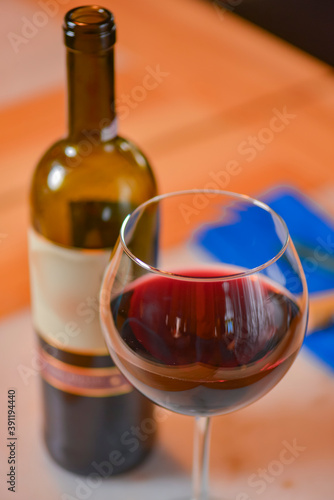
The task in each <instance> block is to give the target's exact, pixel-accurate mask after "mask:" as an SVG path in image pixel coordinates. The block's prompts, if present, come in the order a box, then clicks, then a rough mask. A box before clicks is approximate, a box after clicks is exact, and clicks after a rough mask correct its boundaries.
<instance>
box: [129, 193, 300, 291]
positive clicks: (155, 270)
mask: <svg viewBox="0 0 334 500" xmlns="http://www.w3.org/2000/svg"><path fill="white" fill-rule="evenodd" d="M191 194H217V195H224V196H226V197H230V198H235V199H239V200H243V201H246V202H248V203H249V204H250V205H253V206H257V207H259V208H262V209H263V210H265V211H266V212H268V213H270V214H271V215H272V216H273V218H276V219H277V220H278V221H279V222H280V223H281V225H282V227H283V229H284V232H285V236H286V238H285V242H284V244H283V245H282V247H281V249H280V251H279V252H277V253H276V255H275V256H274V257H272V258H271V259H269V260H268V261H266V262H264V263H263V264H261V265H260V266H256V267H254V268H251V269H247V270H245V271H241V272H236V273H233V274H224V275H222V276H187V275H182V274H178V273H173V272H170V271H164V270H162V269H159V268H157V267H154V266H151V265H149V264H147V262H144V261H143V260H141V259H139V258H138V257H136V255H134V254H133V253H132V252H131V250H130V249H129V247H128V245H127V244H126V242H125V236H124V234H125V230H126V227H127V225H128V223H129V221H130V219H132V218H133V217H134V216H135V215H136V214H138V213H139V212H140V211H142V210H143V209H144V208H146V207H147V206H149V205H153V204H154V203H157V202H159V201H161V200H164V199H167V198H172V197H176V196H183V195H191ZM290 239H291V238H290V233H289V229H288V227H287V225H286V222H285V221H284V219H283V218H282V217H281V216H280V215H279V214H278V213H277V212H275V210H273V209H272V208H271V207H269V205H267V204H266V203H264V202H263V201H260V200H257V199H256V198H252V197H251V196H248V195H246V194H241V193H235V192H232V191H224V190H220V189H185V190H181V191H172V192H169V193H165V194H160V195H157V196H154V197H153V198H150V199H149V200H147V201H145V202H144V203H142V204H140V205H139V206H138V207H137V208H135V210H133V211H132V212H131V213H130V214H128V215H127V216H126V217H125V219H124V221H123V223H122V226H121V229H120V242H121V245H122V247H123V250H124V252H125V253H126V254H127V255H128V257H129V258H130V259H131V260H132V261H133V262H134V263H135V264H137V265H138V266H140V267H141V268H143V269H146V270H147V271H149V272H151V273H154V274H158V275H160V276H165V277H167V278H172V279H176V280H183V281H197V282H198V281H203V282H210V281H228V280H232V279H238V278H243V277H244V276H250V275H252V274H255V273H257V272H259V271H262V270H263V269H266V268H268V267H269V266H271V265H272V264H274V263H275V262H277V260H278V259H280V258H281V257H282V255H283V254H284V253H285V251H286V249H287V247H288V245H289V242H290Z"/></svg>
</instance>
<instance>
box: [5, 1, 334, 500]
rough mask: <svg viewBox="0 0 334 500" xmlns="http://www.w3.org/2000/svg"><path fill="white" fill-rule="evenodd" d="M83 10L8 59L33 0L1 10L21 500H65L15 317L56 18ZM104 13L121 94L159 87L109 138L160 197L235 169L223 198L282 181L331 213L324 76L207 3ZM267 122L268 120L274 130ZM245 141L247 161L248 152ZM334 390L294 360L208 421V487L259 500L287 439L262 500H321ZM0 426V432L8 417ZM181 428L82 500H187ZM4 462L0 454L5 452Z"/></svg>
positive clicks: (8, 334)
mask: <svg viewBox="0 0 334 500" xmlns="http://www.w3.org/2000/svg"><path fill="white" fill-rule="evenodd" d="M42 3H43V2H42ZM81 3H82V2H81V0H80V1H76V0H71V1H70V0H62V1H61V2H60V0H59V2H58V1H57V0H55V2H54V5H56V7H55V10H54V11H53V14H52V15H51V14H50V15H48V16H47V22H46V24H45V25H44V26H42V27H39V28H38V29H36V30H34V31H33V34H30V35H29V38H27V37H23V41H22V40H21V43H20V44H19V45H17V46H16V49H17V50H16V51H15V50H14V46H13V36H12V35H11V34H13V33H14V34H19V35H20V34H21V36H22V33H25V31H24V29H25V28H24V26H25V23H27V22H28V21H31V22H33V21H34V20H36V19H38V15H39V14H38V13H39V12H40V11H41V7H40V3H38V2H36V1H35V0H15V2H7V4H6V7H7V8H6V11H5V12H4V13H3V15H2V17H1V23H0V33H1V35H2V36H1V37H0V57H1V62H2V72H1V89H0V118H1V119H0V127H1V131H0V132H1V133H0V137H1V151H2V158H3V160H2V163H1V165H0V172H1V174H0V175H1V182H0V255H1V259H0V276H1V288H0V316H2V317H4V316H7V315H8V314H10V313H15V312H16V315H14V316H11V317H9V318H8V319H4V320H3V323H2V324H1V327H0V348H1V351H0V352H1V364H0V380H1V394H2V396H1V397H2V398H4V397H5V394H6V391H7V388H8V387H10V386H15V387H17V388H18V405H19V406H18V409H19V411H20V416H19V429H20V430H19V437H20V443H21V444H20V447H21V448H20V453H21V457H20V469H21V470H20V472H19V474H20V479H19V481H20V483H21V485H20V486H19V487H18V488H19V489H18V493H17V494H16V498H17V499H21V498H22V499H23V498H24V499H26V498H27V496H26V493H24V492H25V487H27V488H28V490H29V491H31V495H32V496H31V498H34V499H36V500H37V499H38V500H39V499H42V498H43V499H44V498H50V499H53V498H55V499H56V498H57V499H58V498H62V497H61V494H62V493H63V492H65V493H68V494H71V495H72V496H75V495H74V493H75V481H76V479H75V476H72V475H71V474H67V473H65V472H63V471H61V470H60V469H58V468H57V466H55V465H54V464H52V463H51V462H50V461H49V459H48V458H47V456H46V454H45V452H44V450H43V448H42V444H41V440H40V436H39V431H38V428H39V420H40V415H39V411H38V410H39V406H38V403H37V401H38V395H37V388H36V387H37V382H36V378H32V379H31V381H29V384H28V385H27V386H25V385H24V382H23V380H22V378H21V377H20V375H19V373H18V369H17V367H18V365H19V364H20V363H21V364H26V365H27V366H30V365H31V363H32V362H33V361H32V360H33V357H34V347H33V340H32V338H31V337H32V336H31V332H30V328H29V327H28V322H29V313H28V312H27V311H24V312H18V311H20V310H21V309H22V308H25V307H27V305H28V303H29V284H28V263H27V243H26V230H27V226H28V190H29V181H30V178H31V176H32V172H33V169H34V166H35V164H36V162H37V160H38V158H39V157H40V155H41V153H42V152H43V151H44V150H45V148H46V146H47V145H48V144H51V143H52V142H53V141H54V140H55V139H56V138H57V137H59V136H61V135H63V134H64V133H65V122H66V118H65V116H66V115H65V90H64V82H65V59H64V50H63V46H62V39H61V29H60V26H61V19H62V16H63V14H64V12H65V11H66V10H67V9H69V8H72V7H74V6H76V5H80V4H81ZM103 4H104V5H105V6H106V7H109V8H111V10H113V11H114V14H115V16H116V21H117V28H118V42H117V58H116V69H117V82H116V84H117V95H118V98H119V99H121V100H122V99H123V97H124V96H126V95H130V96H132V97H133V96H135V95H136V87H138V86H142V84H143V81H144V78H145V75H146V74H147V72H148V71H149V70H150V69H151V70H152V69H155V70H159V69H160V70H161V71H162V72H163V73H164V74H163V77H161V83H160V84H159V86H158V87H157V88H156V89H154V90H151V91H148V92H147V95H146V97H145V99H144V100H142V101H140V102H139V101H138V100H137V101H136V99H134V104H133V105H132V107H129V108H128V109H127V110H126V111H127V112H126V113H125V114H126V116H124V117H123V119H120V123H119V125H120V133H121V134H123V135H125V136H127V137H129V138H131V139H133V140H135V142H137V143H138V144H139V145H140V146H141V147H142V148H143V149H144V150H145V151H146V152H147V154H148V156H149V157H150V159H151V161H152V163H153V165H154V170H155V172H156V175H157V178H158V182H159V187H160V191H161V192H167V191H172V190H176V189H184V188H195V187H196V188H203V187H206V186H208V185H209V184H210V182H212V180H213V177H216V178H217V176H218V177H219V176H220V177H221V178H222V176H225V177H224V178H225V179H226V169H227V166H228V164H229V162H230V161H234V162H237V164H238V166H239V167H240V168H239V169H238V172H239V173H238V174H237V175H230V176H229V178H228V179H227V181H226V182H225V188H226V189H229V190H232V191H233V190H234V191H240V192H244V193H246V194H250V195H253V196H257V195H260V194H261V193H263V192H264V191H265V190H267V189H269V188H270V187H271V186H273V185H277V184H289V185H292V186H294V187H297V188H299V189H301V190H302V191H303V192H305V193H307V194H308V195H309V196H310V197H312V199H313V200H314V201H315V202H318V203H319V204H321V206H322V207H323V208H324V209H325V210H327V211H328V212H329V213H331V214H333V215H334V169H333V164H334V148H333V137H332V135H333V125H334V74H333V70H332V68H330V67H329V66H327V65H326V64H324V63H321V62H319V61H317V60H316V59H314V58H312V57H311V56H309V55H307V54H305V53H303V52H301V51H300V50H298V49H296V48H293V47H291V46H290V45H288V44H287V43H285V42H283V41H282V40H279V39H277V38H275V37H273V36H271V35H269V34H268V33H266V32H264V31H262V30H260V29H259V28H256V27H254V26H253V25H251V24H249V23H248V22H246V21H243V20H241V19H239V18H237V17H235V16H234V15H233V14H230V13H227V12H225V11H222V10H220V9H219V8H218V6H217V2H214V1H213V2H212V3H210V2H202V1H200V0H183V1H182V2H180V1H179V2H177V0H168V1H165V2H161V1H160V2H157V1H156V0H141V2H136V1H135V0H113V1H112V2H111V1H110V0H104V2H103ZM44 19H45V17H44ZM27 20H28V21H27ZM275 117H280V118H279V119H280V120H281V122H280V123H281V126H280V127H277V123H278V122H277V119H276V118H275ZM275 125H276V126H275ZM278 129H279V130H278ZM254 141H256V142H254ZM250 144H252V149H251V151H252V152H250V151H249V149H248V152H247V151H246V149H247V148H249V147H250ZM23 336H24V341H23ZM332 384H333V381H332V379H331V378H330V377H329V376H328V374H326V373H325V372H324V371H323V368H322V367H317V366H316V365H315V363H314V361H313V360H312V361H310V359H309V358H307V357H306V356H302V357H301V358H300V359H299V360H298V361H297V363H296V364H295V366H294V367H293V368H292V370H291V372H289V374H288V376H287V377H286V379H285V380H284V381H283V382H282V383H281V384H280V385H279V386H278V387H277V389H275V390H274V391H273V392H272V394H270V395H268V396H267V397H266V398H265V399H264V400H263V401H261V402H259V403H258V404H256V405H254V407H250V408H248V409H246V410H243V411H241V412H238V413H236V414H235V415H231V416H226V417H224V418H217V419H216V422H215V425H214V433H216V436H215V438H214V440H213V450H212V474H213V479H214V486H216V488H217V491H218V492H221V493H222V494H224V495H225V496H226V497H228V496H229V497H231V498H233V499H235V498H236V499H238V500H246V499H247V496H245V497H244V498H243V497H242V495H241V493H242V492H245V495H246V494H247V495H248V496H249V498H250V499H253V498H257V497H258V494H257V493H256V491H255V489H254V488H253V487H251V486H249V484H248V482H247V481H248V478H249V477H250V475H251V474H256V473H257V470H258V469H259V468H261V467H264V468H265V467H267V468H268V467H269V465H270V464H271V462H272V461H275V460H277V457H279V454H280V452H281V450H282V446H284V445H283V444H282V442H283V441H288V442H289V443H291V442H293V440H294V439H296V440H297V442H298V443H300V445H301V446H304V447H305V451H303V453H301V454H300V457H298V459H296V460H295V461H294V462H293V463H292V464H291V465H289V466H287V467H286V468H285V469H284V471H283V472H282V474H281V475H280V476H279V477H277V478H275V480H274V481H270V482H268V484H267V486H266V492H265V493H264V494H263V498H264V497H266V496H267V495H268V497H269V498H271V499H274V498H279V497H281V498H282V495H283V494H284V498H285V499H289V498H291V499H299V498H300V499H303V500H305V499H309V498H310V499H311V498H312V499H313V498H321V499H322V500H333V495H334V493H333V492H334V479H333V474H332V470H333V455H334V451H333V450H334V442H333V440H334V437H333V433H334V426H333V422H334V400H333V386H332ZM305 387H307V391H306V390H305ZM297 394H298V404H297V403H296V395H297ZM35 402H36V403H35ZM2 404H3V403H1V405H2ZM28 409H29V411H28ZM0 417H1V426H0V432H3V430H4V428H5V421H4V417H5V413H4V412H1V415H0ZM191 432H192V429H191V426H190V425H189V419H187V418H185V417H180V416H176V415H169V416H168V419H166V422H164V423H163V424H162V425H161V432H160V441H159V443H160V444H159V447H158V449H157V451H156V454H155V455H154V456H153V457H152V458H151V459H150V460H149V461H148V462H147V463H146V464H145V465H144V466H143V467H142V468H141V469H138V471H137V472H134V473H133V475H131V476H129V477H128V476H127V477H126V478H125V477H124V478H119V479H116V480H114V481H112V482H108V486H107V485H106V486H102V487H101V488H99V489H98V490H97V491H94V493H92V495H91V498H94V499H95V498H96V499H100V498H101V499H102V498H108V496H107V495H108V494H110V496H112V495H113V491H114V495H113V498H124V499H127V498H128V499H131V498H134V497H135V496H136V497H137V498H138V497H139V498H145V499H150V498H152V499H153V498H155V497H156V492H157V491H159V498H166V499H167V498H174V497H180V496H182V495H181V493H182V494H183V495H186V494H187V491H188V486H189V484H188V475H189V471H190V462H191V448H190V443H191ZM180 440H182V446H180ZM1 443H3V438H2V439H1ZM0 453H1V455H0V457H1V460H3V458H4V457H3V453H4V446H3V444H2V445H1V447H0ZM0 470H1V471H2V470H3V468H2V465H1V467H0ZM273 470H274V469H273ZM37 471H39V472H40V473H39V472H37ZM32 478H33V481H32ZM270 479H272V478H270ZM0 481H3V478H2V477H1V479H0ZM109 483H110V484H109ZM153 486H154V488H153ZM29 488H30V489H29ZM156 488H158V489H156ZM0 490H1V494H0V497H1V499H2V498H6V497H4V496H3V495H5V494H6V491H5V492H4V493H3V491H4V490H3V484H2V483H0ZM139 491H140V494H139V493H138V492H139ZM120 492H122V493H120ZM137 493H138V495H136V494H137ZM160 493H161V495H160ZM163 495H164V496H163ZM238 495H239V498H238ZM29 498H30V497H29ZM64 498H66V497H64Z"/></svg>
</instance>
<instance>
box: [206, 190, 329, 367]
mask: <svg viewBox="0 0 334 500" xmlns="http://www.w3.org/2000/svg"><path fill="white" fill-rule="evenodd" d="M258 198H259V199H260V200H262V201H264V202H265V203H267V204H268V205H269V206H270V207H271V208H273V209H274V210H275V211H276V212H277V213H278V214H279V215H281V216H282V217H283V219H284V220H285V222H286V224H287V226H288V228H289V232H290V235H291V238H292V240H293V242H294V244H295V246H296V249H297V252H298V254H299V257H300V260H301V263H302V265H303V268H304V272H305V276H306V280H307V285H308V290H309V293H310V294H312V293H315V292H321V291H326V290H331V289H333V292H334V222H333V221H332V220H331V219H330V218H329V217H328V216H327V214H326V213H325V212H323V211H322V210H321V209H320V207H318V206H317V205H316V204H314V203H313V202H312V201H311V200H310V199H309V198H307V197H306V196H305V195H303V194H302V193H300V192H299V191H297V190H295V189H293V188H291V187H285V186H283V187H279V188H275V189H272V190H271V191H268V192H266V193H264V194H263V195H262V196H258ZM259 223H262V221H260V222H259ZM238 224H240V231H239V234H242V235H243V238H245V237H247V232H248V230H249V228H248V227H247V221H246V219H245V222H244V223H243V222H242V221H238ZM219 238H220V235H219V227H212V228H209V229H206V230H205V231H203V232H202V233H201V234H200V237H199V238H198V242H199V244H200V245H202V246H203V247H204V248H205V249H206V250H208V251H209V252H210V253H212V254H213V255H214V256H215V257H216V258H218V259H219V258H220V256H219V248H220V245H219V244H218V245H217V240H218V241H219ZM241 248H242V247H241ZM231 251H233V252H234V254H235V251H236V249H235V247H234V248H233V249H232V250H231ZM260 251H261V250H260ZM224 254H225V257H226V246H225V247H224ZM263 257H264V258H265V256H261V255H259V249H258V248H257V249H256V252H254V256H252V249H251V248H248V260H249V259H250V258H251V259H252V258H253V259H254V267H255V266H256V265H258V262H257V261H258V260H259V259H261V258H263ZM231 262H232V261H231ZM262 262H263V260H262ZM333 319H334V310H333ZM304 346H305V348H306V349H308V350H309V351H311V352H312V353H313V354H314V355H315V356H317V357H318V358H319V359H320V360H321V361H322V362H324V363H325V364H326V365H327V366H328V367H330V368H331V369H332V370H333V371H334V325H333V326H330V327H329V328H327V329H326V330H323V331H318V332H314V333H312V334H311V335H309V336H308V337H306V339H305V342H304Z"/></svg>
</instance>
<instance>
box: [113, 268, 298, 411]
mask: <svg viewBox="0 0 334 500" xmlns="http://www.w3.org/2000/svg"><path fill="white" fill-rule="evenodd" d="M186 274H187V275H189V276H191V275H193V276H196V277H200V276H202V277H203V276H206V277H210V276H217V275H218V276H219V274H220V275H221V274H222V273H221V272H218V274H217V272H215V271H214V270H213V271H212V273H210V272H209V273H208V271H205V272H204V271H202V272H201V271H198V270H196V271H188V272H187V273H186ZM111 312H112V316H113V320H114V324H115V329H113V331H111V332H110V335H111V343H110V345H111V348H112V352H113V357H114V359H115V360H116V363H117V362H118V363H119V364H120V366H121V367H122V369H123V370H124V373H125V375H126V376H127V378H128V379H129V380H130V381H131V382H132V383H133V384H134V385H135V386H136V387H137V388H139V390H141V391H142V392H143V393H144V394H145V395H146V396H148V397H150V398H151V399H152V400H153V401H155V402H157V403H159V404H161V405H163V406H166V407H168V408H170V409H172V410H174V411H178V412H180V413H185V414H203V415H204V414H221V413H226V412H229V411H232V410H234V409H237V408H241V407H243V406H245V405H246V404H249V403H250V402H252V401H254V400H256V399H258V398H259V397H260V396H262V395H263V394H265V393H266V392H267V391H268V390H269V389H270V388H271V387H273V386H274V385H275V384H276V383H277V382H278V381H279V380H280V379H281V378H282V376H283V375H284V374H285V372H286V371H287V369H288V368H289V367H290V365H291V364H292V362H293V360H294V358H295V356H296V354H297V352H298V350H299V347H300V343H301V342H298V340H300V339H301V336H302V335H303V333H302V332H301V328H299V326H300V319H301V312H300V310H299V308H298V306H297V304H296V303H295V302H294V301H293V300H292V298H290V297H289V296H288V295H286V294H285V292H284V290H281V289H278V288H275V286H274V284H273V283H271V282H270V281H269V280H267V279H265V278H263V277H261V276H258V275H255V276H249V277H243V278H238V279H234V280H226V281H211V282H210V281H203V280H202V281H181V280H177V279H170V278H167V277H163V276H158V275H151V276H149V277H147V276H146V277H144V278H141V279H140V280H137V282H135V283H133V284H132V287H131V289H128V290H127V291H126V292H125V293H124V294H123V295H121V296H119V297H118V298H116V299H115V300H113V301H112V303H111ZM109 347H110V346H109Z"/></svg>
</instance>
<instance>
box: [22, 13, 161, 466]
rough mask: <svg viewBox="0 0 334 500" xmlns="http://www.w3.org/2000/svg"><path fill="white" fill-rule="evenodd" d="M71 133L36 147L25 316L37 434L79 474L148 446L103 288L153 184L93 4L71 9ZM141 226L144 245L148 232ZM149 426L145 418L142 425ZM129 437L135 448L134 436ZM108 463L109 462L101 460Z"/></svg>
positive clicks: (140, 404)
mask: <svg viewBox="0 0 334 500" xmlns="http://www.w3.org/2000/svg"><path fill="white" fill-rule="evenodd" d="M64 33H65V45H66V49H67V70H68V105H69V130H68V135H67V136H66V137H65V138H63V139H61V140H59V141H58V142H56V143H54V144H53V145H52V146H51V147H50V148H49V149H48V150H47V151H46V152H45V154H44V155H43V157H42V159H41V160H40V162H39V164H38V165H37V168H36V170H35V173H34V176H33V181H32V186H31V197H30V200H31V228H30V231H29V250H30V275H31V300H32V316H33V323H34V327H35V330H36V332H37V336H38V342H39V350H40V357H41V367H42V369H41V379H42V388H43V408H44V435H45V441H46V445H47V448H48V450H49V452H50V453H51V455H52V457H53V458H54V459H55V460H56V461H57V462H58V463H59V464H60V465H61V466H63V467H65V468H66V469H68V470H71V471H74V472H76V473H79V474H89V473H92V472H93V473H99V471H100V470H101V463H104V465H105V466H104V467H103V474H102V472H101V474H102V475H111V474H117V473H120V472H123V471H125V470H128V469H130V468H131V467H133V466H134V465H136V464H138V463H139V462H140V461H141V460H142V459H143V458H144V457H145V456H146V455H147V454H148V452H149V451H150V449H151V448H152V444H153V441H154V434H153V433H146V434H145V435H144V437H143V439H137V440H136V438H135V437H134V436H132V432H133V429H135V428H137V427H138V426H139V428H140V427H141V424H142V422H144V421H146V419H148V418H152V410H153V406H152V404H151V402H149V401H148V400H147V399H145V398H144V397H143V396H142V395H141V394H139V393H138V392H137V391H136V390H134V389H133V387H132V386H131V385H130V384H129V382H128V381H127V380H126V379H125V378H124V377H123V376H122V375H121V374H120V372H119V371H118V369H117V368H116V367H115V365H114V364H113V362H112V361H111V358H110V355H109V353H108V351H107V349H106V346H105V342H104V339H103V337H102V333H101V329H100V323H99V300H98V295H99V289H100V285H101V280H102V276H103V272H104V269H105V267H106V265H107V262H108V260H109V257H110V254H111V250H112V248H113V246H114V244H115V242H116V239H117V237H118V234H119V230H120V226H121V224H122V221H123V219H124V218H125V216H126V215H127V214H128V213H129V212H131V211H132V210H133V209H134V208H135V207H136V206H138V205H139V204H140V203H142V202H144V201H146V200H147V199H149V198H151V197H152V196H154V195H155V194H156V183H155V179H154V176H153V174H152V171H151V167H150V165H149V163H148V161H147V159H146V157H145V156H144V155H143V153H142V152H141V151H140V150H139V149H138V148H137V147H136V146H134V145H133V144H132V143H131V142H129V141H128V140H126V139H124V138H122V137H120V136H118V135H117V117H116V114H115V106H114V102H115V97H114V44H115V24H114V20H113V16H112V14H111V13H110V12H109V11H108V10H106V9H103V8H100V7H97V6H86V7H78V8H75V9H73V10H71V11H70V12H68V13H67V15H66V17H65V24H64ZM151 232H152V231H151V230H150V229H148V231H147V233H146V234H143V241H142V245H143V252H144V254H145V252H146V251H147V252H150V251H151V248H152V245H153V240H154V235H152V234H151ZM146 427H147V426H146ZM135 444H136V446H135ZM108 464H109V465H108Z"/></svg>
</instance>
